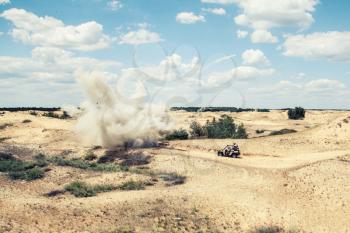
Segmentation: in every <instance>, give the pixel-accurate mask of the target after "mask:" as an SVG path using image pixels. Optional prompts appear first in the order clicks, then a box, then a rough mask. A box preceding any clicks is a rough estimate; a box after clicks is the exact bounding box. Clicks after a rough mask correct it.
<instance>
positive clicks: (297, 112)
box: [288, 107, 305, 120]
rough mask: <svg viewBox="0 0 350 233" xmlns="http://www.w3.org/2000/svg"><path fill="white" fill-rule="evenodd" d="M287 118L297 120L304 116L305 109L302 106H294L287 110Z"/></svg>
mask: <svg viewBox="0 0 350 233" xmlns="http://www.w3.org/2000/svg"><path fill="white" fill-rule="evenodd" d="M288 118H289V119H292V120H299V119H304V118H305V109H303V108H302V107H295V108H294V109H289V110H288Z"/></svg>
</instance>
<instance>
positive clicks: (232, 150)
mask: <svg viewBox="0 0 350 233" xmlns="http://www.w3.org/2000/svg"><path fill="white" fill-rule="evenodd" d="M240 155H241V152H240V151H239V147H238V145H237V144H236V143H233V145H227V146H225V148H224V149H223V150H219V151H218V156H223V157H231V158H238V157H239V156H240Z"/></svg>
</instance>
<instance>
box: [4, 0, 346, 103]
mask: <svg viewBox="0 0 350 233" xmlns="http://www.w3.org/2000/svg"><path fill="white" fill-rule="evenodd" d="M349 10H350V2H349V1H342V0H333V1H330V0H323V1H317V0H259V1H256V0H169V1H164V0H84V1H83V0H65V1H43V0H27V1H19V0H18V1H17V0H0V62H1V67H0V93H1V98H0V106H57V105H60V106H61V105H65V104H75V105H78V104H80V103H81V102H82V101H83V100H84V95H83V93H82V91H81V89H80V87H79V85H78V84H77V83H76V76H77V71H78V70H83V71H86V72H99V73H100V76H101V77H102V78H103V79H105V80H106V81H107V82H109V83H110V84H111V85H113V87H116V88H117V89H119V90H120V92H125V93H123V94H125V95H127V96H129V97H130V96H132V95H138V92H142V93H141V94H140V95H141V96H142V97H143V98H144V99H145V100H148V101H150V100H151V101H155V102H166V103H167V104H168V105H197V106H237V107H266V108H283V107H292V106H296V105H300V106H304V107H307V108H346V109H348V108H349V106H350V93H349V87H350V81H349V79H350V68H349V63H350V30H349V29H350V28H349V23H348V22H350V16H349V14H348V12H349ZM87 78H88V77H87ZM130 98H131V97H130Z"/></svg>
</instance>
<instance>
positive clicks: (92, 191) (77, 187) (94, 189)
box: [64, 180, 145, 197]
mask: <svg viewBox="0 0 350 233" xmlns="http://www.w3.org/2000/svg"><path fill="white" fill-rule="evenodd" d="M144 188H145V185H144V183H143V182H141V181H133V180H131V181H126V182H124V183H122V184H120V185H118V186H116V185H112V184H96V185H89V184H87V183H85V182H82V181H75V182H72V183H70V184H67V185H66V186H64V190H65V191H67V192H69V193H71V194H73V195H74V196H76V197H92V196H96V194H97V193H105V192H110V191H113V190H117V189H119V190H142V189H144Z"/></svg>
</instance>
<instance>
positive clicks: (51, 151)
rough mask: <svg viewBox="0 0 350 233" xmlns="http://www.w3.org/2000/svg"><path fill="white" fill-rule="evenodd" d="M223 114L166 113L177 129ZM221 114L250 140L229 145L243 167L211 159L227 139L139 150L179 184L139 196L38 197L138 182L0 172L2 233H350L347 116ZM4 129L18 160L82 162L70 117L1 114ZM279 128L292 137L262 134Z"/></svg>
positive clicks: (79, 173) (59, 171)
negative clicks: (42, 157) (264, 231)
mask: <svg viewBox="0 0 350 233" xmlns="http://www.w3.org/2000/svg"><path fill="white" fill-rule="evenodd" d="M221 114H222V113H185V112H172V113H171V115H172V117H173V118H174V119H175V121H176V124H177V126H178V127H183V128H185V129H187V128H188V125H189V123H190V122H191V121H192V120H197V121H199V122H202V123H204V122H205V121H206V120H207V119H211V118H212V117H218V116H220V115H221ZM229 115H231V116H232V117H233V118H234V119H235V121H236V122H238V123H244V124H245V126H246V127H247V129H248V133H249V136H250V138H249V139H246V140H235V141H236V142H237V143H238V144H239V146H240V147H241V150H242V152H243V156H242V158H241V159H230V158H222V157H217V156H216V150H217V149H221V148H222V147H224V146H225V145H227V144H231V143H232V142H233V140H209V139H197V140H186V141H172V142H170V143H169V145H167V146H163V147H160V148H148V149H142V152H143V153H145V154H147V155H150V156H151V157H152V160H151V163H150V164H149V167H150V168H151V169H153V170H155V171H157V170H159V171H169V172H177V173H179V174H182V175H185V176H186V177H187V180H186V183H185V184H183V185H177V186H171V187H167V186H165V185H164V184H162V183H157V184H156V185H154V186H150V187H147V188H146V189H145V190H141V191H113V192H108V193H102V194H98V195H97V196H95V197H89V198H76V197H74V196H72V195H69V194H64V195H61V196H58V197H53V198H49V197H46V196H44V194H45V193H47V192H49V191H52V190H55V189H59V188H62V187H63V186H64V185H65V184H67V183H69V182H71V181H74V180H83V181H86V182H88V183H100V182H107V183H111V182H113V183H120V182H122V181H124V180H128V179H146V178H145V177H142V175H135V174H129V173H121V172H119V173H98V172H91V171H90V172H88V171H83V170H79V169H75V168H70V167H57V166H52V167H51V170H50V171H49V172H47V174H46V176H45V177H44V178H43V179H40V180H36V181H31V182H25V181H11V180H9V179H8V178H7V176H6V175H5V174H0V232H253V231H254V229H257V228H259V227H261V226H279V227H281V228H284V229H286V230H293V231H291V232H315V233H319V232H325V233H329V232H337V233H342V232H350V221H349V220H350V169H349V168H350V112H345V111H344V112H342V111H308V112H307V116H306V118H305V120H298V121H292V120H288V119H287V115H286V112H284V111H272V112H270V113H256V112H245V113H230V114H229ZM24 119H30V120H31V121H32V122H30V123H23V120H24ZM4 124H10V125H9V126H7V127H4V128H3V129H0V149H1V150H3V151H4V150H6V151H11V152H12V153H14V154H15V155H16V156H18V157H19V158H21V159H24V160H26V159H31V158H32V157H33V156H34V155H36V154H37V153H39V152H41V153H44V154H46V155H47V156H54V155H56V156H57V155H58V156H63V155H64V156H66V157H81V156H83V155H84V154H86V152H87V151H88V150H89V149H91V148H90V147H88V146H84V145H82V144H81V142H80V141H79V137H78V136H77V135H75V133H74V124H75V120H74V119H71V120H60V119H52V118H47V117H42V116H32V115H30V114H29V113H27V112H23V113H20V112H16V113H8V112H7V113H5V114H4V115H2V116H0V126H1V125H4ZM280 129H295V130H296V131H298V132H296V133H291V134H285V135H279V136H268V133H269V132H271V131H272V130H280ZM256 130H265V132H264V133H262V134H257V133H256ZM103 153H105V151H104V150H103V149H98V150H96V154H98V155H102V154H103Z"/></svg>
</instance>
